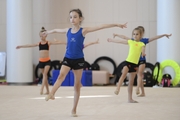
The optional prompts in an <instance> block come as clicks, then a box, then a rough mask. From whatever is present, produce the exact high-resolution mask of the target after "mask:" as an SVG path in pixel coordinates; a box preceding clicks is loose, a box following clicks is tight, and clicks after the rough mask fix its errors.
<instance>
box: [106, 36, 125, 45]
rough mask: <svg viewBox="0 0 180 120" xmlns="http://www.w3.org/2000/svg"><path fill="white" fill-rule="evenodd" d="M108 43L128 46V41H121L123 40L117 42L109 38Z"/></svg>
mask: <svg viewBox="0 0 180 120" xmlns="http://www.w3.org/2000/svg"><path fill="white" fill-rule="evenodd" d="M107 41H108V42H113V43H121V44H126V45H127V44H128V41H121V40H115V39H111V38H108V39H107Z"/></svg>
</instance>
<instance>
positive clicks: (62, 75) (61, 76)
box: [45, 65, 70, 101]
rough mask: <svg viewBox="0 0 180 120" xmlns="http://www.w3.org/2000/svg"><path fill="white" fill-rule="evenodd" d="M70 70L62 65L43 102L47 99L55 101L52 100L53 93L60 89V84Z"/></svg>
mask: <svg viewBox="0 0 180 120" xmlns="http://www.w3.org/2000/svg"><path fill="white" fill-rule="evenodd" d="M69 70H70V68H69V67H67V66H65V65H62V67H61V70H60V73H59V76H58V78H57V80H56V82H55V84H54V86H53V88H52V90H51V92H50V94H49V95H47V96H46V98H45V100H46V101H48V100H49V99H52V100H53V99H55V98H54V94H55V92H56V91H57V89H58V88H59V87H60V85H61V84H62V82H63V81H64V79H65V77H66V75H67V74H68V72H69Z"/></svg>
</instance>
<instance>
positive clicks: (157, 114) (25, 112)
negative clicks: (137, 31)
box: [0, 0, 180, 120]
mask: <svg viewBox="0 0 180 120" xmlns="http://www.w3.org/2000/svg"><path fill="white" fill-rule="evenodd" d="M179 5H180V1H179V0H0V16H1V17H0V62H1V63H0V120H39V119H43V120H85V119H86V120H110V119H112V120H120V119H121V120H131V119H134V120H169V119H171V120H179V119H180V89H179V88H180V67H179V66H180V57H179V55H178V54H179V52H178V51H180V50H179V49H180V48H179V44H180V41H179V40H178V32H179V31H180V22H179V21H180V14H179V11H180V8H179ZM76 8H79V9H80V10H81V11H82V14H83V17H84V19H83V21H82V23H81V27H93V26H97V25H101V24H125V23H127V28H123V29H121V28H118V27H113V28H107V29H103V30H99V31H96V32H92V33H89V34H87V35H86V36H85V40H84V44H86V43H89V42H92V41H96V40H97V39H99V43H98V44H94V45H91V46H88V47H87V48H85V49H83V52H84V58H85V61H86V62H87V63H86V64H87V65H90V66H88V67H87V68H85V69H84V70H83V75H84V77H83V78H82V83H83V84H82V85H83V86H82V87H81V94H80V99H79V103H78V107H77V114H78V117H71V109H72V106H73V97H74V88H73V84H74V83H72V80H73V78H72V77H71V73H70V74H68V75H69V79H68V80H69V83H67V84H68V85H67V84H66V83H65V82H64V84H63V85H62V86H60V88H59V89H58V90H57V92H56V94H55V100H49V101H45V96H46V95H40V87H41V83H42V82H41V81H42V74H41V73H40V71H39V69H38V67H37V66H38V63H39V48H38V47H33V48H22V49H16V46H18V45H26V44H37V43H39V42H40V40H41V39H40V36H39V32H40V31H41V28H42V27H45V29H46V30H52V29H57V28H69V27H71V23H70V21H69V11H70V10H72V9H76ZM137 26H143V27H144V28H145V34H144V36H143V37H144V38H152V37H154V36H157V35H162V34H172V36H170V37H169V39H168V38H167V37H162V38H161V39H158V40H155V41H153V42H151V43H148V44H147V45H146V50H145V53H146V62H147V63H149V64H150V65H152V66H151V67H149V68H146V69H145V71H144V76H146V79H145V78H144V79H143V80H144V85H145V86H144V89H145V96H143V97H138V96H137V95H136V92H135V90H136V87H137V80H136V84H134V86H133V95H132V97H133V99H134V100H136V101H138V103H128V92H127V90H128V75H127V80H126V81H125V82H124V83H123V85H122V86H121V89H120V93H119V95H115V94H114V91H115V89H116V86H117V83H116V80H117V78H118V75H119V73H120V72H121V71H120V72H117V69H118V66H120V64H121V63H122V62H123V61H125V60H126V58H127V55H128V51H129V46H128V45H125V44H116V43H109V42H108V41H107V39H108V38H113V34H114V33H115V34H120V35H125V36H127V37H129V38H132V31H133V29H134V28H136V27H137ZM66 38H67V36H66V34H58V33H55V34H49V35H48V36H47V40H48V41H55V40H60V41H66ZM115 39H117V40H121V39H120V38H118V37H116V38H115ZM65 52H66V45H64V44H60V45H51V46H50V50H49V56H50V59H51V61H58V62H59V63H61V62H62V60H63V58H64V55H65ZM95 61H96V66H91V65H93V64H94V63H95ZM157 63H159V66H160V67H157V66H156V65H157ZM161 63H164V64H161ZM58 65H59V64H58ZM97 65H98V66H97ZM155 66H156V67H157V69H155ZM97 67H98V68H99V69H97ZM53 71H56V74H55V72H53ZM57 71H58V72H57ZM59 71H60V70H59V69H56V68H54V67H52V68H51V71H50V72H49V76H48V77H49V78H48V82H49V89H50V90H51V89H52V87H53V84H54V83H53V82H55V81H54V79H55V78H53V75H56V77H57V76H58V74H57V73H59ZM147 71H149V72H148V73H149V74H150V75H149V74H148V75H149V76H150V77H151V78H150V79H149V78H148V77H147V76H148V75H147ZM154 71H155V74H158V75H159V76H158V78H157V79H156V80H154V77H153V74H154ZM157 71H159V72H161V74H160V73H159V72H157ZM70 72H72V71H70ZM165 73H167V74H170V75H171V85H170V86H169V87H163V86H162V84H161V80H162V75H163V74H165ZM147 79H148V81H150V84H148V82H147ZM66 80H67V79H66ZM157 81H160V82H159V83H158V82H157ZM66 82H67V81H66Z"/></svg>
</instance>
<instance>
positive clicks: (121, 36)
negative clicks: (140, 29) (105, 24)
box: [113, 33, 131, 40]
mask: <svg viewBox="0 0 180 120" xmlns="http://www.w3.org/2000/svg"><path fill="white" fill-rule="evenodd" d="M116 36H117V37H119V38H122V39H124V40H130V39H131V38H129V37H127V36H125V35H119V34H115V33H114V34H113V38H115V37H116Z"/></svg>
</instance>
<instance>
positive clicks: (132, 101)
mask: <svg viewBox="0 0 180 120" xmlns="http://www.w3.org/2000/svg"><path fill="white" fill-rule="evenodd" d="M128 103H138V101H135V100H129V101H128Z"/></svg>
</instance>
